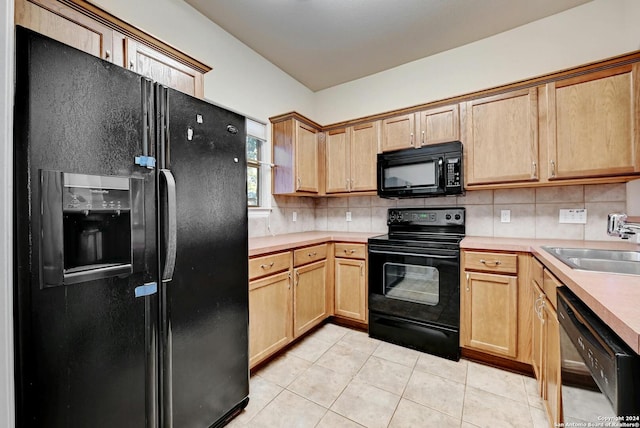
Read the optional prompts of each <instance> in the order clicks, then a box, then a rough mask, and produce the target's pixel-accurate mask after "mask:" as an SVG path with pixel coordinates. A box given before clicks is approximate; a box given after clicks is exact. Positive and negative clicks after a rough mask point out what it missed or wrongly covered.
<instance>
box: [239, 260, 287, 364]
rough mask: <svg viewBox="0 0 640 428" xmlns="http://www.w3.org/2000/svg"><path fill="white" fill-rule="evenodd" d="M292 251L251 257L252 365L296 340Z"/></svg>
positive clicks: (250, 335)
mask: <svg viewBox="0 0 640 428" xmlns="http://www.w3.org/2000/svg"><path fill="white" fill-rule="evenodd" d="M291 262H292V255H291V252H290V251H285V252H281V253H276V254H269V255H266V256H261V257H254V258H252V259H250V260H249V279H250V282H249V365H250V366H251V367H253V366H255V365H256V364H258V363H260V362H261V361H264V360H265V359H266V358H268V357H269V356H271V355H273V354H274V353H275V352H277V351H278V350H279V349H281V348H282V347H284V346H285V345H286V344H288V343H289V342H291V340H293V325H292V323H291V319H292V313H293V290H292V276H291Z"/></svg>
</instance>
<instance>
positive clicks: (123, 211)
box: [40, 171, 144, 287]
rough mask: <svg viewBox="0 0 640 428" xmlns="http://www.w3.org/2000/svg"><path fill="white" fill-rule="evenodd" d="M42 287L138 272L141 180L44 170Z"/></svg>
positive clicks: (141, 230) (141, 249) (141, 248)
mask: <svg viewBox="0 0 640 428" xmlns="http://www.w3.org/2000/svg"><path fill="white" fill-rule="evenodd" d="M40 178H41V203H42V205H41V212H42V225H41V227H42V244H41V245H42V246H41V255H42V260H41V263H42V272H41V273H42V286H44V287H52V286H58V285H67V284H77V283H80V282H85V281H91V280H95V279H100V278H108V277H112V276H126V275H129V274H131V273H132V272H134V271H136V270H137V269H136V267H137V266H136V265H138V264H140V263H141V260H142V256H143V252H144V192H143V180H142V179H137V178H130V177H117V176H99V175H85V174H71V173H65V172H59V171H41V177H40Z"/></svg>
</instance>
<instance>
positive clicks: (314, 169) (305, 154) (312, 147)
mask: <svg viewBox="0 0 640 428" xmlns="http://www.w3.org/2000/svg"><path fill="white" fill-rule="evenodd" d="M317 133H318V131H317V130H316V129H314V128H313V127H311V126H309V125H306V124H304V123H302V122H299V121H296V138H295V141H296V148H295V150H296V165H295V166H296V171H297V178H296V191H301V192H315V193H317V192H318V138H317Z"/></svg>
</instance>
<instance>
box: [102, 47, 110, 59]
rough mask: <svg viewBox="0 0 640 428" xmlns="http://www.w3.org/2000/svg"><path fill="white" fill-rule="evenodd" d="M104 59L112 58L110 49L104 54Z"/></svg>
mask: <svg viewBox="0 0 640 428" xmlns="http://www.w3.org/2000/svg"><path fill="white" fill-rule="evenodd" d="M104 58H105V59H109V58H111V51H110V50H109V49H107V50H106V51H105V52H104Z"/></svg>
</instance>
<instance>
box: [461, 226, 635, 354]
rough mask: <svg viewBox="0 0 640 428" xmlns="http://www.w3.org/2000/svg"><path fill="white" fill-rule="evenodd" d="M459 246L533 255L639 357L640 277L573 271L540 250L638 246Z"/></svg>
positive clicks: (509, 242) (491, 241)
mask: <svg viewBox="0 0 640 428" xmlns="http://www.w3.org/2000/svg"><path fill="white" fill-rule="evenodd" d="M460 246H461V248H463V249H467V250H474V249H475V250H494V251H517V252H529V253H532V254H533V255H534V256H535V257H536V258H537V259H538V260H539V261H540V262H541V263H542V264H543V265H544V266H545V267H546V268H547V269H549V270H550V271H551V272H552V273H553V274H554V275H555V276H556V277H557V278H558V279H559V280H560V281H562V283H564V284H565V285H566V286H567V287H569V289H570V290H571V291H572V292H573V293H574V294H575V295H576V296H578V298H580V300H582V301H583V302H584V303H585V304H586V305H587V306H588V307H589V308H590V309H591V310H592V311H593V312H594V313H595V314H596V315H598V316H599V317H600V318H601V319H602V320H603V321H604V322H605V323H606V324H607V325H608V326H609V327H611V329H612V330H613V331H615V332H616V333H617V334H618V336H620V337H621V338H622V340H624V341H625V342H626V343H627V344H628V345H629V346H630V347H631V349H633V350H634V351H635V352H636V353H639V354H640V277H638V276H634V275H622V274H612V273H603V272H589V271H582V270H574V269H572V268H570V267H569V266H567V265H565V264H564V263H563V262H561V261H560V260H558V259H557V258H556V257H554V256H553V255H551V254H549V253H547V252H546V251H545V250H544V249H542V247H543V246H557V247H566V248H601V249H610V250H627V251H629V250H630V251H640V245H638V244H633V243H629V242H625V241H622V240H621V241H619V242H618V241H573V240H552V239H517V238H485V237H475V236H468V237H465V238H464V239H463V240H462V242H461V244H460Z"/></svg>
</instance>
